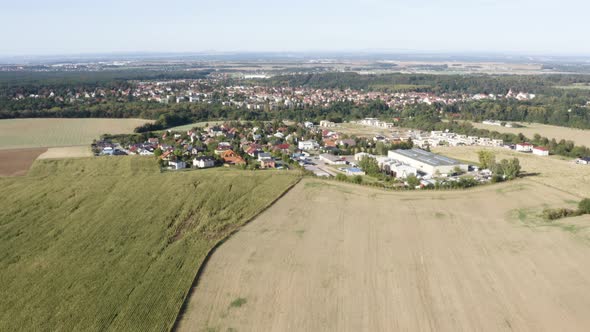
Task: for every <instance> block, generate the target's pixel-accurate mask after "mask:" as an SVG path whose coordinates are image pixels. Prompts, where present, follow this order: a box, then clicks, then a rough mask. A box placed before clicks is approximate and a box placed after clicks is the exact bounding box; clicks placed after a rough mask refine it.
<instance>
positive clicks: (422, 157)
mask: <svg viewBox="0 0 590 332" xmlns="http://www.w3.org/2000/svg"><path fill="white" fill-rule="evenodd" d="M393 152H395V153H397V154H400V155H402V156H405V157H408V158H412V159H414V160H417V161H420V162H423V163H425V164H428V165H431V166H453V165H460V164H462V163H461V162H460V161H458V160H455V159H452V158H448V157H445V156H441V155H438V154H435V153H432V152H428V151H425V150H422V149H417V148H413V149H409V150H402V149H397V150H394V151H393Z"/></svg>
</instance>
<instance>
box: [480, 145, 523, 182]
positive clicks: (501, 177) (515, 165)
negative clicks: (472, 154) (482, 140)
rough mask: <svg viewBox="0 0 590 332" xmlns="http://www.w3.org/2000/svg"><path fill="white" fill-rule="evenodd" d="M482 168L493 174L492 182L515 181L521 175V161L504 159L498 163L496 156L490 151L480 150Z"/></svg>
mask: <svg viewBox="0 0 590 332" xmlns="http://www.w3.org/2000/svg"><path fill="white" fill-rule="evenodd" d="M477 155H478V158H479V164H480V167H481V168H483V169H489V170H491V171H492V173H493V175H494V176H493V178H492V182H502V181H505V180H513V179H515V178H517V177H518V176H519V175H520V169H521V167H520V161H519V160H518V158H512V159H502V160H501V161H500V162H499V163H497V162H496V154H495V153H494V152H492V151H489V150H480V151H478V152H477Z"/></svg>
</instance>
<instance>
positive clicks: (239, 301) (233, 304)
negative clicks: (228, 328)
mask: <svg viewBox="0 0 590 332" xmlns="http://www.w3.org/2000/svg"><path fill="white" fill-rule="evenodd" d="M246 302H247V301H246V299H245V298H243V297H238V298H237V299H235V300H233V301H232V302H231V303H230V304H229V306H230V308H239V307H241V306H243V305H244V304H246Z"/></svg>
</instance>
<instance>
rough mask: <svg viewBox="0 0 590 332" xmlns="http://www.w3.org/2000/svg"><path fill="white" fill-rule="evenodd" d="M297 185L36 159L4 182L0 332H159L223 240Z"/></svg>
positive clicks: (280, 179)
mask: <svg viewBox="0 0 590 332" xmlns="http://www.w3.org/2000/svg"><path fill="white" fill-rule="evenodd" d="M298 179H299V177H298V175H297V174H296V173H291V172H286V171H285V172H279V171H276V172H275V171H268V172H266V171H265V172H248V171H238V170H232V169H210V170H202V171H186V172H165V173H160V171H159V169H158V168H157V166H156V163H155V162H154V160H153V158H149V157H117V158H81V159H66V160H38V161H36V162H35V164H34V165H33V167H32V168H31V170H30V172H29V174H28V175H27V176H24V177H18V178H16V177H11V178H7V177H4V178H0V187H1V188H2V192H4V193H10V194H9V195H3V196H2V200H0V294H2V296H1V297H0V331H105V330H110V331H163V330H169V329H170V328H171V327H172V325H173V324H174V321H175V319H176V317H177V315H178V313H179V311H180V308H181V305H182V303H183V301H184V298H185V296H186V294H187V292H188V291H189V289H190V287H191V284H192V282H193V280H194V278H195V275H196V273H197V270H198V269H199V266H200V265H201V263H202V262H203V260H204V258H205V256H206V255H207V253H208V252H209V250H211V248H212V247H213V246H214V245H215V244H217V243H218V242H219V241H220V240H221V239H223V238H224V237H225V236H227V235H228V234H230V233H231V232H232V231H234V230H236V229H237V228H238V227H240V226H241V225H242V224H244V223H245V222H246V221H247V220H249V219H250V218H252V217H253V216H255V215H256V214H258V213H259V212H260V211H261V210H263V209H264V208H265V207H267V206H268V205H269V204H271V203H272V202H273V200H275V199H276V198H277V197H279V196H280V195H281V194H282V193H284V192H285V190H287V189H288V188H289V186H291V185H293V184H295V183H296V182H297V181H298Z"/></svg>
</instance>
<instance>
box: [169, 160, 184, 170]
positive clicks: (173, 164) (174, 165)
mask: <svg viewBox="0 0 590 332" xmlns="http://www.w3.org/2000/svg"><path fill="white" fill-rule="evenodd" d="M168 168H170V169H173V170H176V171H177V170H179V169H185V168H186V163H185V162H184V161H182V160H179V161H172V160H171V161H169V162H168Z"/></svg>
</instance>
